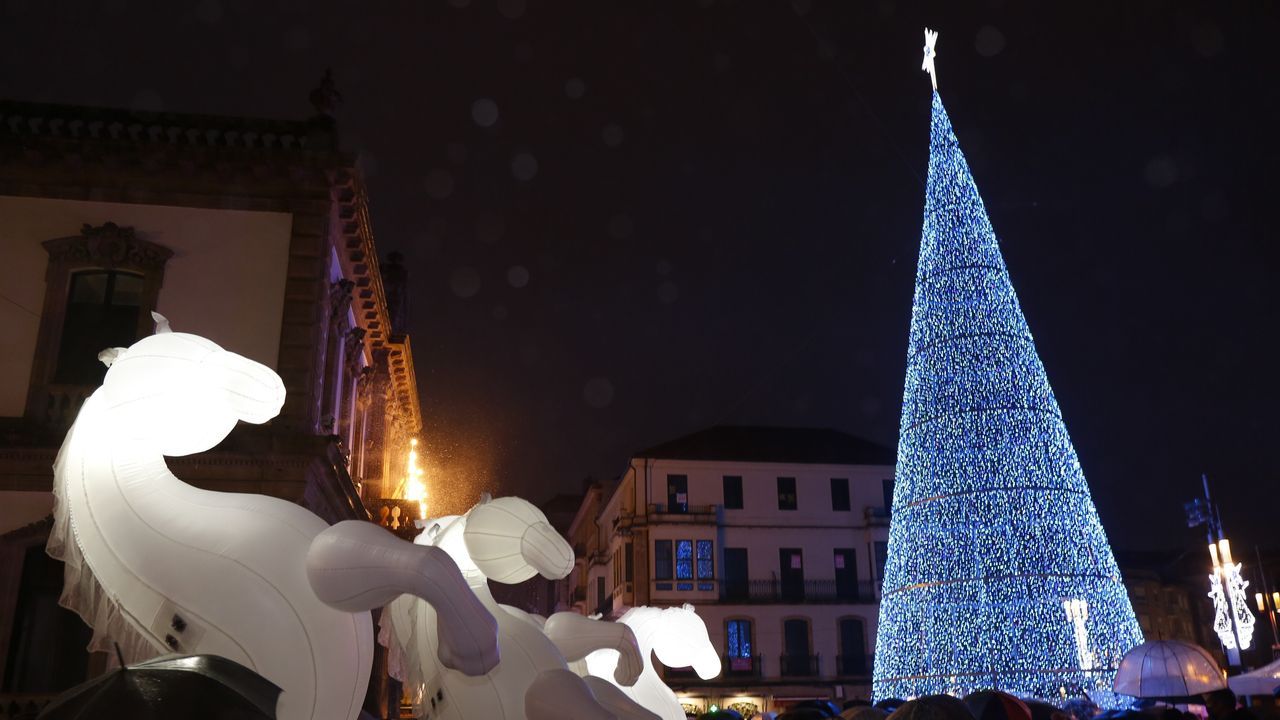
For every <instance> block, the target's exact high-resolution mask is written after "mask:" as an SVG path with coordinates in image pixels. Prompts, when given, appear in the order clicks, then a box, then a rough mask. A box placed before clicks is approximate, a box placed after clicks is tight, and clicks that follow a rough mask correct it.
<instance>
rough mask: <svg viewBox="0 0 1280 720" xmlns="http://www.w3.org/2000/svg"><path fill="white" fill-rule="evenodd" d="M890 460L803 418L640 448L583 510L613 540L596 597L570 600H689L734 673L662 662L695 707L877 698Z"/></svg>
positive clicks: (596, 580)
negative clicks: (609, 487) (787, 424)
mask: <svg viewBox="0 0 1280 720" xmlns="http://www.w3.org/2000/svg"><path fill="white" fill-rule="evenodd" d="M893 463H894V454H893V452H892V451H891V450H889V449H886V448H884V447H881V446H879V445H875V444H874V443H870V442H867V441H865V440H862V439H859V438H856V437H853V436H850V435H846V434H844V433H840V432H837V431H834V430H819V429H801V428H768V427H723V426H722V427H714V428H710V429H708V430H704V431H701V432H698V433H694V434H693V435H689V436H686V437H683V438H680V439H678V440H674V441H671V442H668V443H664V444H662V445H659V446H657V447H654V448H650V449H649V450H645V451H643V452H640V453H637V454H636V456H635V457H633V458H632V460H631V464H630V467H629V468H628V470H627V472H626V473H625V475H624V476H623V477H622V478H621V479H620V480H619V482H618V484H617V486H616V489H614V490H613V492H612V495H611V496H609V498H608V500H607V501H605V502H604V503H603V505H602V506H600V505H597V507H599V511H598V513H590V512H588V513H587V514H588V515H594V517H592V518H588V517H585V516H584V515H583V513H579V517H578V518H576V520H575V525H582V524H585V523H591V524H594V526H595V527H594V528H591V529H590V530H595V531H597V532H599V535H600V537H601V541H600V543H599V547H598V549H595V552H593V553H591V555H592V557H591V558H588V559H587V560H589V563H588V564H589V565H591V567H590V568H582V569H583V570H587V571H588V572H589V573H590V578H589V580H588V583H587V586H586V588H585V592H582V590H581V589H579V590H578V592H576V593H574V595H573V597H572V598H571V599H569V598H567V599H568V600H569V603H570V604H572V605H573V607H575V608H577V609H578V610H579V611H582V612H586V613H595V612H600V613H602V614H604V615H605V616H606V617H612V618H616V617H619V616H621V614H622V613H624V612H625V611H626V610H627V609H628V608H630V607H635V606H638V605H654V606H670V605H680V604H683V603H692V604H693V605H694V606H695V607H696V608H697V612H698V614H699V615H700V616H701V617H702V618H703V619H704V620H705V621H706V624H707V629H708V631H709V634H710V637H711V641H712V642H713V643H714V644H715V646H716V648H717V650H719V651H720V654H721V656H722V658H723V667H724V671H723V673H722V675H721V676H720V677H719V678H717V679H716V680H713V681H709V682H704V681H701V680H699V679H698V678H697V676H696V675H693V674H692V673H690V672H681V671H679V670H675V671H667V672H666V677H667V682H668V684H670V685H671V686H672V687H673V688H675V689H677V691H678V693H679V694H680V695H681V696H682V697H684V698H686V699H687V702H688V705H689V707H688V709H689V710H691V711H692V710H700V711H705V710H707V709H708V708H709V706H710V705H712V704H715V705H718V706H720V707H729V706H733V707H736V708H737V709H739V710H742V711H745V713H744V714H749V713H752V712H761V711H764V710H778V709H781V708H785V707H786V706H787V705H789V704H790V703H792V702H797V701H799V700H802V699H809V698H828V699H832V700H835V701H836V702H837V704H838V703H839V702H841V701H842V700H845V699H852V698H857V697H862V698H866V697H869V695H870V682H871V657H872V654H873V652H874V648H873V647H872V644H873V642H874V640H875V629H876V620H877V616H878V608H879V602H878V601H879V589H880V577H881V573H882V571H883V568H884V560H885V556H886V550H887V543H888V526H889V514H888V508H889V507H891V505H892V502H891V499H892V497H891V496H892V488H893ZM598 502H599V500H596V503H598ZM584 510H586V508H585V505H584ZM583 529H585V528H583ZM583 529H580V530H579V532H580V533H581V532H582V530H583ZM590 530H588V531H590Z"/></svg>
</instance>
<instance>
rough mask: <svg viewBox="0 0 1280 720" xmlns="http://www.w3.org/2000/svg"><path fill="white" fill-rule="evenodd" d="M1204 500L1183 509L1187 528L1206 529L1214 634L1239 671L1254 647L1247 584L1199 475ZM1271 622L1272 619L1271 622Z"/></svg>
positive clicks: (1207, 489)
mask: <svg viewBox="0 0 1280 720" xmlns="http://www.w3.org/2000/svg"><path fill="white" fill-rule="evenodd" d="M1200 477H1201V480H1202V481H1203V483H1204V497H1203V498H1196V499H1195V500H1192V501H1191V502H1189V503H1186V504H1185V505H1184V508H1185V509H1186V512H1187V526H1188V527H1196V526H1197V525H1205V526H1206V531H1207V534H1208V541H1209V559H1210V560H1211V561H1212V562H1213V573H1212V574H1210V575H1209V597H1210V598H1212V599H1213V611H1214V617H1213V630H1214V632H1215V633H1217V635H1218V639H1219V640H1220V641H1221V642H1222V648H1223V650H1224V651H1225V652H1226V654H1227V664H1228V665H1231V666H1233V667H1240V651H1241V650H1248V649H1249V646H1250V645H1251V644H1252V643H1253V625H1254V622H1255V621H1254V617H1253V613H1252V612H1251V611H1250V610H1249V601H1248V596H1247V595H1246V594H1245V588H1247V587H1248V586H1249V581H1247V580H1245V579H1244V578H1243V577H1242V576H1241V574H1240V569H1241V564H1240V563H1238V562H1235V561H1234V559H1233V558H1232V557H1231V542H1230V541H1229V540H1227V538H1226V535H1225V534H1224V533H1223V530H1222V517H1221V515H1219V513H1218V508H1217V506H1216V505H1214V504H1213V500H1212V498H1211V496H1210V495H1209V477H1208V476H1207V475H1201V476H1200ZM1273 622H1274V619H1273Z"/></svg>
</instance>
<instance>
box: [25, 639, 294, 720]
mask: <svg viewBox="0 0 1280 720" xmlns="http://www.w3.org/2000/svg"><path fill="white" fill-rule="evenodd" d="M119 652H120V649H119V648H116V653H117V655H118V654H119ZM120 664H121V667H119V668H117V669H115V670H112V671H110V672H107V673H103V674H102V675H100V676H98V677H96V678H93V679H92V680H89V681H87V682H83V683H80V684H79V685H77V686H75V687H73V688H71V689H70V690H68V691H66V692H64V693H62V694H61V695H59V696H58V697H56V698H54V699H53V702H51V703H49V704H48V705H47V706H46V707H45V709H44V710H43V711H42V712H41V713H40V715H39V717H38V719H37V720H95V719H98V718H101V719H102V720H108V719H114V718H130V719H131V720H151V719H152V718H155V719H156V720H160V719H161V718H163V719H164V720H169V719H171V718H175V717H181V718H184V719H185V720H259V719H260V718H267V719H268V720H274V718H275V716H276V699H277V698H279V697H280V688H278V687H276V686H275V685H274V684H273V683H272V682H271V681H269V680H267V679H266V678H264V677H262V676H261V675H259V674H258V673H256V672H254V671H252V670H250V669H249V668H247V667H245V666H243V665H241V664H240V663H237V662H234V661H231V660H228V659H226V658H224V657H219V656H217V655H165V656H163V657H158V658H155V659H153V660H147V661H146V662H141V663H138V664H137V665H130V666H128V667H125V666H124V662H123V660H122V661H121V663H120Z"/></svg>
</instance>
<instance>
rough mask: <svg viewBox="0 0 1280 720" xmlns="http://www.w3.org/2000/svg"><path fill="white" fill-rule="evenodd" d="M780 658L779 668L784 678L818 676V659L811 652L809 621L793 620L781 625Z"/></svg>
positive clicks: (802, 619)
mask: <svg viewBox="0 0 1280 720" xmlns="http://www.w3.org/2000/svg"><path fill="white" fill-rule="evenodd" d="M782 648H783V653H782V658H781V662H780V663H779V668H780V669H781V670H782V674H783V676H786V677H806V676H814V675H817V674H818V658H817V657H816V656H814V655H813V654H812V652H811V645H810V643H809V620H808V619H804V618H793V619H790V620H785V621H783V623H782Z"/></svg>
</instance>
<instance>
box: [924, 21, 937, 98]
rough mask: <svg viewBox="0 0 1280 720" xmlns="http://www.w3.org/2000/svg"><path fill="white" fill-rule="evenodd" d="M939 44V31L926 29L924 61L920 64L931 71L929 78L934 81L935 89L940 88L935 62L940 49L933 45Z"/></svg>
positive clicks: (926, 70) (925, 69) (927, 70)
mask: <svg viewBox="0 0 1280 720" xmlns="http://www.w3.org/2000/svg"><path fill="white" fill-rule="evenodd" d="M936 44H938V33H937V31H936V30H930V29H929V28H925V29H924V62H923V63H921V64H920V69H921V70H924V71H925V72H927V73H929V79H930V80H932V81H933V89H934V90H935V91H936V90H937V89H938V68H937V67H936V66H935V65H934V64H933V61H934V59H935V58H937V57H938V51H937V50H934V49H933V46H934V45H936Z"/></svg>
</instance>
